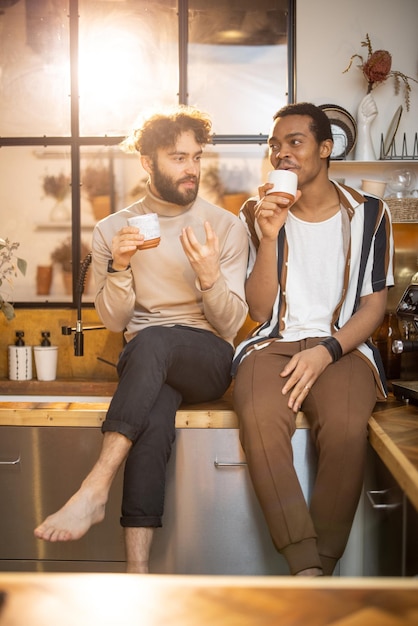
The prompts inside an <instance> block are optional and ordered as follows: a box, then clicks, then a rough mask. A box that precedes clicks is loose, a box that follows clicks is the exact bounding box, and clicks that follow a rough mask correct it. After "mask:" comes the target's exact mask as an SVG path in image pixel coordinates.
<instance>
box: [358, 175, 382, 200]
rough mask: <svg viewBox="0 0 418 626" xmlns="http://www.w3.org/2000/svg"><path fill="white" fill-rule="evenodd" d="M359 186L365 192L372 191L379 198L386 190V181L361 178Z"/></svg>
mask: <svg viewBox="0 0 418 626" xmlns="http://www.w3.org/2000/svg"><path fill="white" fill-rule="evenodd" d="M361 188H362V190H363V191H365V192H366V193H372V194H373V195H375V196H379V198H383V194H384V193H385V190H386V183H385V182H384V181H383V180H368V179H365V178H363V179H362V181H361Z"/></svg>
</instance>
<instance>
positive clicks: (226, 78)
mask: <svg viewBox="0 0 418 626" xmlns="http://www.w3.org/2000/svg"><path fill="white" fill-rule="evenodd" d="M287 4H288V3H287V0H258V2H257V3H255V2H253V1H252V0H239V1H238V0H214V1H212V2H210V3H209V2H207V1H206V0H190V2H189V47H188V65H189V68H188V85H189V103H190V104H192V105H195V106H198V107H199V108H201V109H204V110H205V111H207V112H208V113H209V114H210V115H211V117H212V119H213V122H214V131H215V132H216V133H217V134H255V135H257V134H259V133H262V134H267V133H268V131H269V128H270V125H271V120H272V116H273V114H274V113H275V112H276V111H277V110H278V109H279V108H280V107H281V106H283V105H285V104H287V88H288V87H287V86H288V81H287ZM255 5H256V8H255Z"/></svg>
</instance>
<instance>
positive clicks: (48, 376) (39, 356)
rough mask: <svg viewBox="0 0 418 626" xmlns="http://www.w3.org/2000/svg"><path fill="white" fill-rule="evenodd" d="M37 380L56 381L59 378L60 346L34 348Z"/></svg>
mask: <svg viewBox="0 0 418 626" xmlns="http://www.w3.org/2000/svg"><path fill="white" fill-rule="evenodd" d="M33 353H34V356H35V367H36V378H37V379H38V380H55V379H56V377H57V362H58V346H33Z"/></svg>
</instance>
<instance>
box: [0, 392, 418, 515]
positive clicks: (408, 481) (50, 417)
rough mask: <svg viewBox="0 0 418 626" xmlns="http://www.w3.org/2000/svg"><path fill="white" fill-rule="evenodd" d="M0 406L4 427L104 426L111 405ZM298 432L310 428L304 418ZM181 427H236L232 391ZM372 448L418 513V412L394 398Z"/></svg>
mask: <svg viewBox="0 0 418 626" xmlns="http://www.w3.org/2000/svg"><path fill="white" fill-rule="evenodd" d="M45 400H46V401H45V402H0V426H83V427H96V428H97V427H100V426H101V424H102V422H103V420H104V419H105V416H106V410H107V407H108V404H109V403H108V402H100V403H95V402H86V403H83V402H48V401H47V398H45ZM296 423H297V427H298V428H308V427H309V425H308V424H307V422H306V420H305V417H304V415H303V413H299V414H298V416H297V420H296ZM176 427H177V428H237V427H238V421H237V417H236V414H235V413H234V411H233V408H232V400H231V390H229V391H228V392H227V394H225V396H224V397H223V398H221V399H220V400H217V401H215V402H208V403H202V404H197V405H182V406H181V407H180V409H179V410H178V411H177V416H176ZM369 439H370V444H371V446H372V447H373V448H374V450H375V451H376V452H377V454H378V455H379V457H380V458H381V459H382V461H383V462H384V464H385V465H386V466H387V467H388V469H389V470H390V472H391V473H392V474H393V476H394V477H395V479H396V480H397V482H398V483H399V485H400V486H401V488H402V489H403V490H404V492H405V493H406V495H407V497H408V498H409V500H410V501H411V502H412V504H413V505H414V507H415V508H416V509H417V510H418V407H416V406H413V405H408V404H404V403H402V402H399V401H396V400H395V399H394V398H390V399H389V401H388V402H385V403H379V404H377V405H376V408H375V410H374V412H373V414H372V416H371V418H370V421H369Z"/></svg>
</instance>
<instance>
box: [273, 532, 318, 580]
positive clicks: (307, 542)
mask: <svg viewBox="0 0 418 626" xmlns="http://www.w3.org/2000/svg"><path fill="white" fill-rule="evenodd" d="M280 552H281V554H283V556H284V557H285V558H286V561H287V562H288V564H289V568H290V573H291V574H292V575H293V576H294V575H295V574H297V573H298V572H301V571H303V570H304V569H309V568H311V567H319V568H321V569H322V563H321V559H320V557H319V554H318V548H317V544H316V538H314V537H312V538H310V539H303V540H302V541H299V542H298V543H291V544H289V545H288V546H286V547H285V548H282V549H281V550H280Z"/></svg>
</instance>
